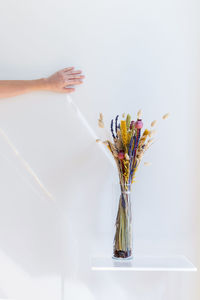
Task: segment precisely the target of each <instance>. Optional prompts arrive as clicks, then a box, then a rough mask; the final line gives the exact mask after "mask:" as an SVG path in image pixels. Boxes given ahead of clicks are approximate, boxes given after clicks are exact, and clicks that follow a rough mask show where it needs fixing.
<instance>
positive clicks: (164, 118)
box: [162, 113, 170, 120]
mask: <svg viewBox="0 0 200 300" xmlns="http://www.w3.org/2000/svg"><path fill="white" fill-rule="evenodd" d="M169 115H170V113H167V114H165V115H164V116H163V117H162V118H163V120H166V119H167V118H169Z"/></svg>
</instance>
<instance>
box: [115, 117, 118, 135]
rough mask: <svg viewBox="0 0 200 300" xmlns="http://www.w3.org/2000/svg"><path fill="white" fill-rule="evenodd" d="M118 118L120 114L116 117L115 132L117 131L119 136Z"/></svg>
mask: <svg viewBox="0 0 200 300" xmlns="http://www.w3.org/2000/svg"><path fill="white" fill-rule="evenodd" d="M118 118H119V115H117V116H116V118H115V132H116V137H118V135H117V128H118V124H117V122H118Z"/></svg>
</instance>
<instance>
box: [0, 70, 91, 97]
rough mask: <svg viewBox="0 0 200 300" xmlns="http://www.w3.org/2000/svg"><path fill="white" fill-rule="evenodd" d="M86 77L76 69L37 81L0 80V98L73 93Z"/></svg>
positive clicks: (61, 71)
mask: <svg viewBox="0 0 200 300" xmlns="http://www.w3.org/2000/svg"><path fill="white" fill-rule="evenodd" d="M84 77H85V76H84V75H82V71H81V70H75V69H74V67H70V68H65V69H63V70H60V71H58V72H56V73H54V74H53V75H51V76H49V77H47V78H40V79H35V80H0V98H9V97H14V96H18V95H22V94H26V93H30V92H35V91H45V90H46V91H51V92H56V93H65V94H68V93H72V92H74V91H75V86H77V85H80V84H82V83H83V79H84Z"/></svg>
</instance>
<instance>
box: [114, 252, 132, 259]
mask: <svg viewBox="0 0 200 300" xmlns="http://www.w3.org/2000/svg"><path fill="white" fill-rule="evenodd" d="M112 258H113V259H117V260H130V259H132V258H133V256H132V251H131V250H129V251H121V250H115V251H114V254H113V257H112Z"/></svg>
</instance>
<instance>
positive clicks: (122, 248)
mask: <svg viewBox="0 0 200 300" xmlns="http://www.w3.org/2000/svg"><path fill="white" fill-rule="evenodd" d="M115 189H117V190H118V199H119V200H118V201H119V203H118V211H117V217H116V222H115V236H114V244H113V258H114V259H122V260H124V259H131V258H132V251H133V235H132V209H131V194H132V193H131V185H129V184H128V185H120V189H119V184H118V188H117V187H115Z"/></svg>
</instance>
